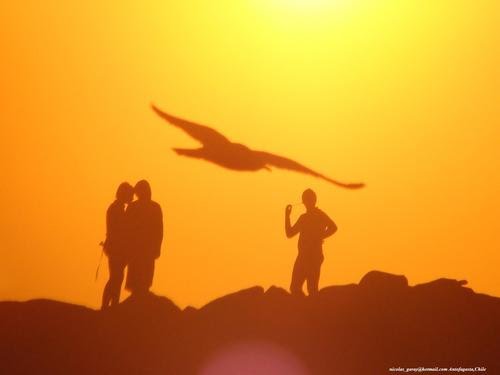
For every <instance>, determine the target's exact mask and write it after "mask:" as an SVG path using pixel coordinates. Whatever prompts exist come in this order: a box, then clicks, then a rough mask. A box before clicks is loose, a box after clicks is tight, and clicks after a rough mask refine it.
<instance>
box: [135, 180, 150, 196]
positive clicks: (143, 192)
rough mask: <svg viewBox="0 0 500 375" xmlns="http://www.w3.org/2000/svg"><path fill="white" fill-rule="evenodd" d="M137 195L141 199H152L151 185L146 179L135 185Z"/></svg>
mask: <svg viewBox="0 0 500 375" xmlns="http://www.w3.org/2000/svg"><path fill="white" fill-rule="evenodd" d="M134 192H135V195H137V199H139V200H150V199H151V186H150V185H149V182H147V181H146V180H141V181H139V182H138V183H137V184H135V187H134Z"/></svg>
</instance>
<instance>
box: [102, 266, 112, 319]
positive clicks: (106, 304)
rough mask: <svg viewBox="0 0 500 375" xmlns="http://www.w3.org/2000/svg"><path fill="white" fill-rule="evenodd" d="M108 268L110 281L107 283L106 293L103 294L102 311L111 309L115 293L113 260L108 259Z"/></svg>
mask: <svg viewBox="0 0 500 375" xmlns="http://www.w3.org/2000/svg"><path fill="white" fill-rule="evenodd" d="M108 268H109V278H108V281H107V282H106V286H105V287H104V291H103V292H102V303H101V310H104V309H106V308H107V307H109V304H110V302H111V299H112V292H113V282H112V274H113V273H112V271H111V269H112V268H113V265H112V262H111V259H110V258H108Z"/></svg>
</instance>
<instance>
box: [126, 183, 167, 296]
mask: <svg viewBox="0 0 500 375" xmlns="http://www.w3.org/2000/svg"><path fill="white" fill-rule="evenodd" d="M134 192H135V195H136V196H137V200H135V201H133V202H132V203H130V205H129V207H128V209H127V221H128V225H129V238H130V253H129V259H128V272H127V282H126V288H127V289H128V290H129V291H130V292H131V293H132V295H136V296H138V295H139V296H140V295H146V294H147V293H148V292H149V288H150V287H151V285H152V283H153V276H154V269H155V260H156V259H158V257H159V256H160V252H161V243H162V240H163V215H162V211H161V207H160V205H159V204H158V203H156V202H154V201H153V200H151V187H150V185H149V183H148V182H147V181H146V180H141V181H139V182H138V183H137V184H136V185H135V187H134Z"/></svg>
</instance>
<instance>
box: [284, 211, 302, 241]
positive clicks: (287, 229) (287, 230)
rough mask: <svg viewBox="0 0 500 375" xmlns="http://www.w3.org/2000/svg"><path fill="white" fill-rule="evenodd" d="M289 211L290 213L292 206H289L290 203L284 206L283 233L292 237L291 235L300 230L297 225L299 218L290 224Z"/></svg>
mask: <svg viewBox="0 0 500 375" xmlns="http://www.w3.org/2000/svg"><path fill="white" fill-rule="evenodd" d="M291 213H292V206H290V205H288V206H286V210H285V233H286V236H287V237H288V238H292V237H293V236H295V235H296V234H297V233H299V231H300V227H299V222H300V218H299V220H297V222H296V223H295V224H294V225H291V224H290V214H291Z"/></svg>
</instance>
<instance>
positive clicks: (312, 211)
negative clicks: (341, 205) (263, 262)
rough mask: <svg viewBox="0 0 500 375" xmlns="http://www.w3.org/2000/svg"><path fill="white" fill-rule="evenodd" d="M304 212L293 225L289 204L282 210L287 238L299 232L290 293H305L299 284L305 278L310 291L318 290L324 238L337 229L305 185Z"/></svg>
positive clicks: (310, 292) (314, 292) (311, 293)
mask: <svg viewBox="0 0 500 375" xmlns="http://www.w3.org/2000/svg"><path fill="white" fill-rule="evenodd" d="M302 203H303V204H304V206H305V207H306V213H305V214H302V215H301V216H300V217H299V219H298V220H297V222H296V223H295V224H294V225H291V224H290V214H291V212H292V206H291V205H288V206H287V207H286V210H285V232H286V236H287V237H288V238H292V237H293V236H295V235H296V234H297V233H299V243H298V248H299V254H298V256H297V259H296V260H295V264H294V266H293V273H292V282H291V285H290V291H291V293H292V294H293V295H302V296H303V295H304V292H303V291H302V286H303V284H304V282H305V281H307V291H308V292H309V295H310V296H311V295H314V294H316V293H317V292H318V284H319V276H320V270H321V264H322V263H323V259H324V258H323V240H324V239H325V238H327V237H330V236H331V235H332V234H334V233H335V232H336V231H337V226H336V225H335V223H334V222H333V220H332V219H330V218H329V217H328V215H327V214H326V213H324V212H323V211H321V210H320V209H319V208H318V207H316V193H315V192H314V191H312V190H311V189H307V190H305V191H304V192H303V193H302Z"/></svg>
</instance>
